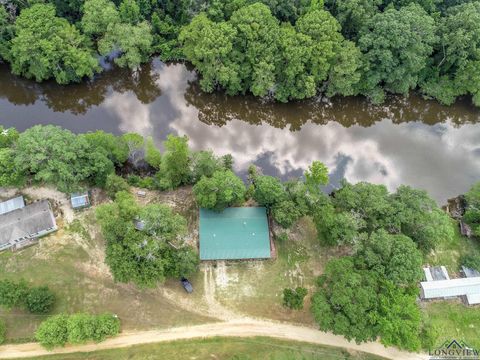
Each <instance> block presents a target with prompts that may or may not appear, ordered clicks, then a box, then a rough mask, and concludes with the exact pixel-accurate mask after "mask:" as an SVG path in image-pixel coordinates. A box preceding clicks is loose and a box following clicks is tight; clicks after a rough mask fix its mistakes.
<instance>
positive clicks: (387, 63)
mask: <svg viewBox="0 0 480 360" xmlns="http://www.w3.org/2000/svg"><path fill="white" fill-rule="evenodd" d="M435 30H436V28H435V21H434V19H433V18H432V17H431V16H429V15H428V14H427V13H426V12H425V10H424V9H423V8H422V7H421V6H419V5H417V4H410V5H409V6H406V7H403V8H401V9H400V10H396V9H394V8H389V9H387V10H386V11H385V12H383V13H379V14H377V15H375V16H374V17H373V18H371V19H370V21H369V22H368V26H366V27H364V28H363V29H362V31H361V32H360V36H359V40H358V44H359V47H360V49H361V50H362V52H363V53H364V61H365V62H366V68H367V69H366V71H365V73H364V76H363V77H362V80H361V82H360V88H361V91H362V92H363V93H364V94H365V95H367V96H369V97H370V98H371V99H372V101H374V102H382V101H383V99H384V96H385V94H384V90H386V91H389V92H392V93H399V94H404V95H406V94H407V93H408V91H409V90H411V89H414V88H416V87H417V85H418V83H419V78H420V75H421V73H422V71H423V70H424V69H425V68H426V66H427V63H428V58H429V56H430V55H431V54H432V52H433V45H434V44H435V42H436V41H437V38H436V35H435Z"/></svg>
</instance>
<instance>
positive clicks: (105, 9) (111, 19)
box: [81, 0, 120, 38]
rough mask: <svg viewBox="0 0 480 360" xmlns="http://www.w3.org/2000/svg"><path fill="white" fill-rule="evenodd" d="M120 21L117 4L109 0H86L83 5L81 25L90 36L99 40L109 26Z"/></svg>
mask: <svg viewBox="0 0 480 360" xmlns="http://www.w3.org/2000/svg"><path fill="white" fill-rule="evenodd" d="M119 21H120V16H119V14H118V11H117V8H116V7H115V4H114V3H113V2H111V1H109V0H86V1H85V3H84V4H83V17H82V20H81V25H82V29H83V32H84V33H85V34H87V35H88V36H91V37H94V38H98V37H101V36H103V35H105V33H106V32H107V29H108V26H109V25H112V24H116V23H118V22H119Z"/></svg>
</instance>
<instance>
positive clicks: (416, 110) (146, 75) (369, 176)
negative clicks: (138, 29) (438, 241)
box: [0, 60, 480, 204]
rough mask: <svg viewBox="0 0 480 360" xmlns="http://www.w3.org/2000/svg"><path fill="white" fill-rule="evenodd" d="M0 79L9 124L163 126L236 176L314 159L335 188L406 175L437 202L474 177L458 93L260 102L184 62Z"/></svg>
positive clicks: (390, 183) (464, 106)
mask: <svg viewBox="0 0 480 360" xmlns="http://www.w3.org/2000/svg"><path fill="white" fill-rule="evenodd" d="M0 83H1V84H2V87H0V107H1V108H2V118H1V119H0V124H1V125H4V126H6V127H9V126H14V127H16V128H17V129H18V130H19V131H22V130H25V129H26V128H29V127H30V126H32V125H34V124H55V125H61V126H63V127H65V128H68V129H70V130H72V131H74V132H76V133H85V132H88V131H95V130H97V129H102V130H105V131H106V132H111V133H114V134H122V133H127V132H138V133H140V134H141V135H143V136H145V137H147V136H152V137H153V139H154V140H155V142H156V144H157V145H160V143H161V142H162V141H163V140H165V138H166V137H167V135H168V134H178V135H187V136H188V137H189V138H190V146H191V147H192V149H193V150H204V149H208V148H210V149H212V150H213V151H214V152H215V153H216V154H218V155H224V154H227V153H230V154H232V155H233V157H234V159H235V160H236V162H235V170H236V171H237V173H239V174H240V175H242V176H246V172H247V168H248V166H249V165H250V164H251V163H254V164H256V165H257V166H259V167H261V168H262V170H263V172H264V173H265V174H267V175H274V176H280V177H281V178H283V179H288V178H291V177H296V176H299V175H301V174H302V172H303V170H305V169H306V168H307V166H308V165H309V164H310V163H311V162H312V161H313V160H320V161H322V162H323V163H325V164H326V165H327V166H328V167H329V168H330V169H331V184H332V186H338V184H339V181H340V180H341V179H342V178H343V177H345V178H346V179H347V180H349V181H351V182H357V181H369V182H374V183H382V184H385V185H386V186H387V187H388V188H389V189H390V190H394V189H395V188H396V187H397V186H399V185H400V184H402V183H404V184H409V185H411V186H413V187H416V188H422V189H426V190H427V191H428V192H429V193H430V194H431V196H432V197H433V198H434V199H436V200H437V202H438V203H439V204H443V203H445V202H446V200H447V199H448V198H451V197H454V196H457V195H458V194H461V193H465V192H466V191H467V190H468V188H469V187H470V186H471V185H472V179H478V178H480V158H479V157H478V155H477V153H478V149H479V146H480V144H479V142H478V139H479V138H480V127H479V126H478V125H477V124H478V122H479V117H480V113H479V111H478V109H476V108H474V107H472V106H471V105H469V104H468V101H466V100H465V99H464V100H460V101H458V102H457V103H456V104H455V105H452V106H450V107H445V106H441V105H438V104H437V103H436V102H432V101H427V100H423V99H421V98H420V97H418V96H414V95H412V96H410V97H409V98H403V97H391V98H388V99H387V102H386V103H385V104H384V105H382V106H374V105H371V104H369V103H368V102H367V101H366V100H365V99H362V98H348V99H346V98H334V99H333V100H332V102H327V103H325V102H323V101H321V100H319V99H315V100H310V101H303V102H294V103H290V104H275V103H268V102H267V103H265V102H263V101H260V100H258V99H254V98H252V97H248V96H247V97H228V96H226V95H223V94H220V93H214V94H205V93H203V92H201V91H200V89H199V88H198V83H197V82H196V76H195V74H194V73H193V72H192V71H190V70H189V69H188V68H187V67H186V66H184V65H182V64H168V65H167V64H164V63H161V62H159V61H158V60H155V61H153V62H152V63H150V64H145V65H144V66H143V67H142V68H141V69H140V70H139V72H138V74H137V75H134V74H132V73H131V72H130V71H128V70H121V69H114V70H112V71H109V72H106V73H104V74H102V75H101V76H100V77H99V78H98V79H97V80H96V81H94V82H92V83H82V84H78V85H72V86H69V87H67V88H64V87H61V86H58V85H56V84H53V83H44V84H36V83H33V82H31V81H28V80H24V79H19V78H17V77H14V76H12V75H10V74H9V72H8V69H6V68H5V67H4V66H2V65H0ZM33 114H34V115H33ZM452 174H455V176H452Z"/></svg>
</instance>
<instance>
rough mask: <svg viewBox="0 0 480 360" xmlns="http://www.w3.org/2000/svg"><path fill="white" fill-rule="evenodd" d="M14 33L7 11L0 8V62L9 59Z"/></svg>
mask: <svg viewBox="0 0 480 360" xmlns="http://www.w3.org/2000/svg"><path fill="white" fill-rule="evenodd" d="M14 33H15V30H14V26H13V24H11V23H10V20H9V17H8V13H7V10H5V8H4V7H3V6H0V61H2V60H8V59H9V57H10V40H11V39H12V38H13V36H14Z"/></svg>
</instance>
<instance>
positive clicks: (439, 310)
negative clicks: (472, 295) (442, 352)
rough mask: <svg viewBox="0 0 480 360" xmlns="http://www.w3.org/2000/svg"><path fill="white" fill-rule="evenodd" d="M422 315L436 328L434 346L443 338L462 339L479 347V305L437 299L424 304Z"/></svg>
mask: <svg viewBox="0 0 480 360" xmlns="http://www.w3.org/2000/svg"><path fill="white" fill-rule="evenodd" d="M424 315H425V317H426V319H427V320H429V321H430V322H431V323H432V324H433V326H434V327H435V328H436V329H437V341H436V346H439V345H441V344H442V343H443V342H444V341H445V340H453V339H456V340H457V341H460V340H463V341H465V342H466V343H467V344H468V345H470V346H471V347H473V348H476V349H480V307H479V306H475V307H469V306H466V305H464V304H462V303H460V302H459V301H439V302H433V303H429V304H427V305H426V306H425V309H424Z"/></svg>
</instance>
